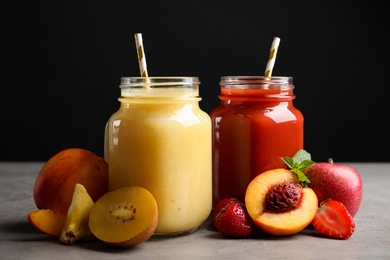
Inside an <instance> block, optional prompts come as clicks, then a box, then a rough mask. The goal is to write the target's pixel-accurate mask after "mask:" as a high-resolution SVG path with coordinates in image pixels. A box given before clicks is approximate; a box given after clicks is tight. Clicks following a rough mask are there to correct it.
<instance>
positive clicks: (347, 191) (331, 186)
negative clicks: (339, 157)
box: [305, 159, 363, 217]
mask: <svg viewBox="0 0 390 260" xmlns="http://www.w3.org/2000/svg"><path fill="white" fill-rule="evenodd" d="M305 175H306V176H307V177H308V178H309V180H310V182H311V183H309V184H308V186H309V187H310V188H312V189H313V191H314V192H315V194H316V195H317V198H318V202H319V203H321V202H322V201H324V200H326V199H329V198H331V199H332V200H337V201H339V202H341V203H343V204H344V206H345V207H346V208H347V209H348V212H349V214H351V216H352V217H354V216H355V215H356V213H357V212H358V210H359V207H360V204H361V202H362V198H363V183H362V179H361V177H360V174H359V173H358V172H357V170H356V169H354V168H353V167H352V166H350V165H346V164H334V163H333V160H332V159H329V160H328V162H319V163H314V164H312V165H310V166H309V167H307V168H306V170H305Z"/></svg>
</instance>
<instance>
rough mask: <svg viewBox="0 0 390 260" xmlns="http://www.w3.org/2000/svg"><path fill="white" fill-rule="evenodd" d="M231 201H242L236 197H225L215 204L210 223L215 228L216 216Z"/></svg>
mask: <svg viewBox="0 0 390 260" xmlns="http://www.w3.org/2000/svg"><path fill="white" fill-rule="evenodd" d="M230 203H240V201H239V200H238V199H236V198H225V199H222V200H220V201H218V202H217V204H215V207H214V209H213V213H212V214H211V220H210V225H211V227H212V228H213V229H217V227H216V226H215V217H216V216H217V215H218V213H219V212H220V211H221V210H222V209H223V208H224V207H226V206H227V205H229V204H230Z"/></svg>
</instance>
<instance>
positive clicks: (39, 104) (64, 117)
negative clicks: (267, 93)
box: [0, 0, 390, 162]
mask: <svg viewBox="0 0 390 260" xmlns="http://www.w3.org/2000/svg"><path fill="white" fill-rule="evenodd" d="M345 2H347V1H291V0H290V1H270V0H269V1H259V0H257V1H212V0H210V1H115V0H113V1H109V0H106V1H103V0H95V1H74V2H73V1H17V0H12V1H2V4H0V5H1V27H0V30H1V38H0V42H1V43H0V44H1V46H0V47H1V57H0V64H1V78H0V84H1V94H0V111H1V121H0V122H1V123H0V124H1V127H0V160H1V161H45V160H47V159H48V158H49V157H51V156H52V155H54V154H55V153H57V152H59V151H60V150H62V149H65V148H68V147H81V148H86V149H89V150H92V151H93V152H95V153H97V154H99V155H101V156H103V140H104V126H105V123H106V121H107V120H108V118H109V116H110V115H111V114H112V113H114V112H115V111H116V110H117V109H118V106H119V102H118V100H117V98H118V97H119V94H120V91H119V82H120V78H121V77H123V76H139V68H138V62H137V56H136V55H137V54H136V48H135V42H134V33H137V32H141V33H142V35H143V40H144V48H145V53H146V60H147V65H148V72H149V76H199V78H200V80H201V85H200V94H201V96H202V98H203V99H202V101H201V103H200V105H201V108H202V109H203V110H205V111H206V112H208V113H209V112H210V111H211V110H212V109H214V108H215V107H217V106H218V103H219V100H218V94H219V80H220V77H221V76H224V75H263V74H264V70H265V65H266V63H267V60H268V55H269V50H270V47H271V42H272V39H273V37H274V36H278V37H280V38H281V42H280V46H279V50H278V55H277V59H276V64H275V68H274V71H273V76H293V77H294V85H295V86H296V89H295V94H296V96H297V98H296V99H295V101H294V104H295V106H296V107H297V108H298V109H300V110H301V112H302V113H303V115H304V117H305V149H306V150H307V151H308V152H310V153H311V155H312V159H313V160H315V161H325V160H326V159H327V158H328V157H332V158H333V159H334V160H335V161H336V162H337V161H339V162H342V161H344V162H374V161H389V158H390V152H389V150H388V148H389V147H390V141H389V139H390V138H389V130H388V129H389V128H388V127H387V126H386V125H387V124H388V118H389V107H388V94H387V93H388V88H389V77H388V75H389V70H388V66H387V63H388V61H389V40H388V32H389V29H388V27H386V24H387V22H388V21H387V20H388V18H387V17H388V10H389V9H388V8H387V7H385V3H386V2H385V1H362V2H361V1H359V2H355V1H351V2H350V3H345Z"/></svg>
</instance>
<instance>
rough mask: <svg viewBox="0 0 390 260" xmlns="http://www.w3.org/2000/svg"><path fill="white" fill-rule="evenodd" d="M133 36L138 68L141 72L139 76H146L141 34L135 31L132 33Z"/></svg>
mask: <svg viewBox="0 0 390 260" xmlns="http://www.w3.org/2000/svg"><path fill="white" fill-rule="evenodd" d="M134 38H135V44H136V47H137V54H138V64H139V70H140V72H141V77H148V70H147V67H146V57H145V52H144V45H143V42H142V34H141V33H136V34H134Z"/></svg>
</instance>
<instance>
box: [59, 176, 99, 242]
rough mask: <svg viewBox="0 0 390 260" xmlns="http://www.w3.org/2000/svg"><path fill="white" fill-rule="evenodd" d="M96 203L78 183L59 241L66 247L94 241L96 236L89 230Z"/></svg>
mask: <svg viewBox="0 0 390 260" xmlns="http://www.w3.org/2000/svg"><path fill="white" fill-rule="evenodd" d="M93 205H94V202H93V200H92V198H91V196H89V194H88V192H87V190H86V189H85V187H84V186H83V185H82V184H80V183H77V184H76V185H75V188H74V192H73V197H72V203H71V204H70V207H69V210H68V214H67V216H66V220H65V224H64V226H63V228H62V231H61V235H60V237H59V240H60V241H62V242H63V243H65V244H66V245H73V244H74V243H75V242H76V241H78V240H85V241H92V240H93V239H94V238H95V236H94V235H93V234H92V232H91V230H90V229H89V225H88V221H89V213H90V212H91V209H92V207H93Z"/></svg>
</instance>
